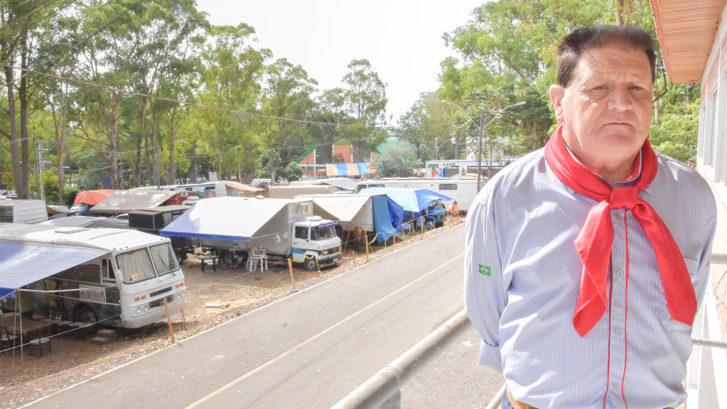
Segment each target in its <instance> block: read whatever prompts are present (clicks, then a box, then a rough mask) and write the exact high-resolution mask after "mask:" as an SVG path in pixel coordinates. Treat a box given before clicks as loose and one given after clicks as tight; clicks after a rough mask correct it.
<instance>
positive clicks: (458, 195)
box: [356, 178, 477, 212]
mask: <svg viewBox="0 0 727 409" xmlns="http://www.w3.org/2000/svg"><path fill="white" fill-rule="evenodd" d="M369 187H404V188H414V189H420V188H424V189H429V190H431V191H433V192H437V193H440V194H442V195H445V196H448V197H450V198H452V200H453V201H457V209H459V210H460V211H464V212H466V211H468V210H469V208H470V206H471V205H472V201H473V200H474V199H475V196H477V179H475V178H381V179H370V180H364V181H361V182H359V183H358V188H357V189H356V191H357V192H360V191H361V190H362V189H366V188H369ZM450 203H451V202H447V205H449V204H450Z"/></svg>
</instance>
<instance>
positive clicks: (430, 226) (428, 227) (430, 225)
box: [424, 220, 434, 231]
mask: <svg viewBox="0 0 727 409" xmlns="http://www.w3.org/2000/svg"><path fill="white" fill-rule="evenodd" d="M432 229H434V222H433V221H431V220H427V221H426V222H424V230H426V231H429V230H432Z"/></svg>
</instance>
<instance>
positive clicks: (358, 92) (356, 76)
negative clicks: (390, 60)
mask: <svg viewBox="0 0 727 409" xmlns="http://www.w3.org/2000/svg"><path fill="white" fill-rule="evenodd" d="M348 70H349V72H348V73H347V74H346V75H344V77H343V83H344V91H343V92H344V103H345V108H346V112H347V113H348V115H350V116H351V117H352V118H354V119H355V123H356V124H357V125H358V126H357V127H355V128H354V127H351V128H350V129H349V132H350V135H351V136H350V138H351V139H352V142H353V146H354V149H355V150H354V160H365V158H366V156H367V155H368V154H369V153H370V152H372V151H373V150H374V149H375V148H376V146H377V145H378V144H380V143H381V142H383V141H384V140H385V139H386V133H385V132H384V131H382V130H381V129H380V128H377V127H378V126H381V125H383V124H384V121H385V117H384V113H385V112H386V103H387V100H386V84H384V82H383V81H381V79H380V78H379V74H377V73H376V72H375V71H373V69H372V67H371V63H370V62H369V61H368V60H366V59H360V60H353V61H351V62H350V63H349V64H348Z"/></svg>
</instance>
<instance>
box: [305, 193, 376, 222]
mask: <svg viewBox="0 0 727 409" xmlns="http://www.w3.org/2000/svg"><path fill="white" fill-rule="evenodd" d="M311 199H313V203H314V204H315V205H316V206H318V207H320V208H321V209H323V210H324V211H325V212H326V213H328V214H330V215H331V216H332V217H333V218H334V219H335V220H338V221H342V222H350V221H352V220H353V219H354V218H355V217H356V215H357V214H358V213H359V212H360V211H361V209H362V208H363V207H364V205H365V204H366V202H368V201H369V200H371V196H369V195H350V196H348V195H347V196H339V195H326V196H311Z"/></svg>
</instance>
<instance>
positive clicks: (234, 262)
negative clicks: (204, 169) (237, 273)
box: [161, 197, 341, 271]
mask: <svg viewBox="0 0 727 409" xmlns="http://www.w3.org/2000/svg"><path fill="white" fill-rule="evenodd" d="M335 225H336V222H334V221H331V220H326V219H323V218H321V217H317V216H314V215H313V203H312V202H311V201H310V200H286V199H267V198H262V197H259V198H246V197H217V198H210V199H204V200H200V201H199V203H197V204H196V205H195V206H194V207H193V208H192V209H190V210H188V211H187V212H186V213H184V214H183V215H182V216H180V217H179V218H178V219H177V220H175V221H173V222H172V223H170V224H169V225H168V226H167V227H165V228H164V229H162V231H161V234H162V235H164V236H170V237H189V238H198V239H200V244H201V246H203V247H207V248H210V249H212V251H214V253H215V254H217V255H218V256H219V258H220V261H221V262H222V263H223V264H226V265H229V266H239V265H241V264H242V263H243V261H245V260H246V259H248V257H249V256H250V254H251V253H252V252H253V250H254V251H255V252H256V253H258V254H260V253H264V255H265V256H271V257H277V258H288V257H289V258H292V259H293V261H294V262H298V263H304V265H305V267H306V269H308V270H311V271H312V270H316V269H318V267H319V266H326V265H331V264H337V263H339V262H340V261H341V240H340V239H339V238H338V236H336V232H335Z"/></svg>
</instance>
